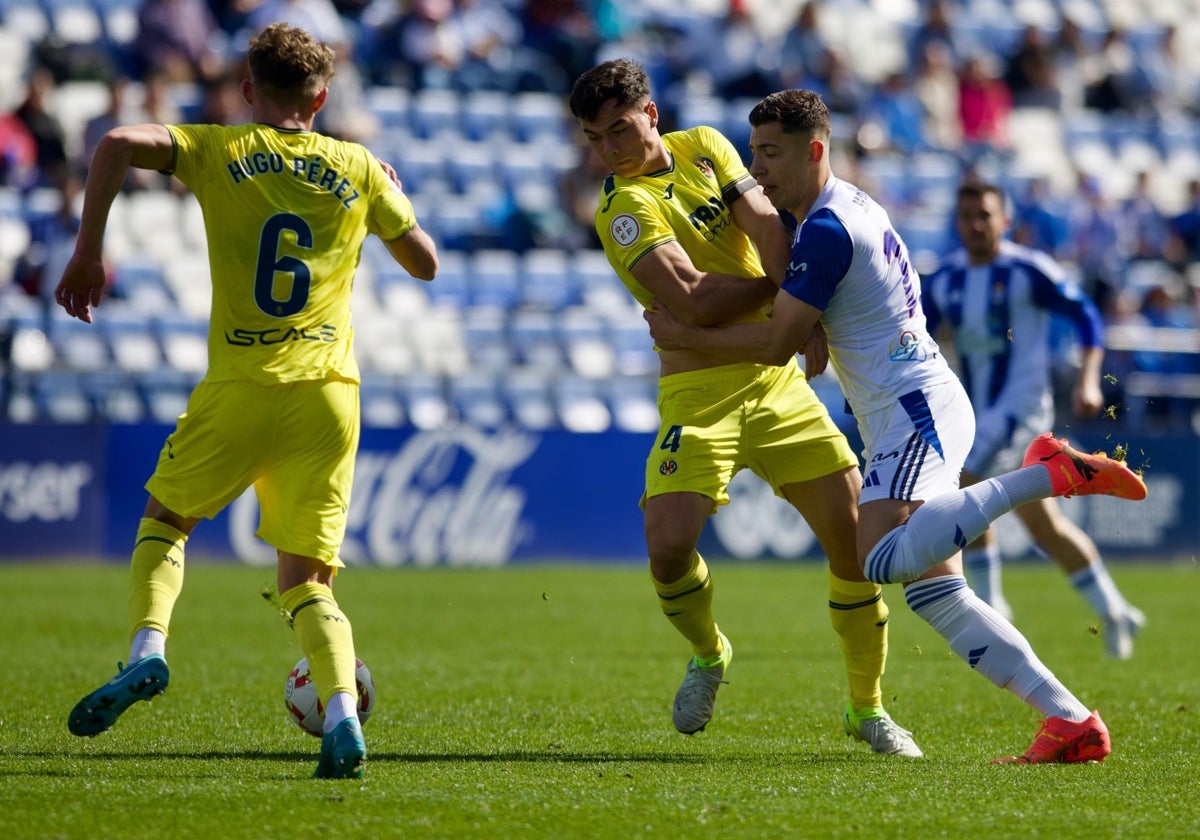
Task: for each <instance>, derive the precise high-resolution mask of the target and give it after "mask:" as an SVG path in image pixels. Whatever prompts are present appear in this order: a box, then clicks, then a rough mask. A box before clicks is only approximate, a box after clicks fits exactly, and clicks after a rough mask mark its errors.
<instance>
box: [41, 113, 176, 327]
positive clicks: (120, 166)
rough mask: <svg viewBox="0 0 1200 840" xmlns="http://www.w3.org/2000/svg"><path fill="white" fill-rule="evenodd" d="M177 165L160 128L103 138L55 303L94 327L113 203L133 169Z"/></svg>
mask: <svg viewBox="0 0 1200 840" xmlns="http://www.w3.org/2000/svg"><path fill="white" fill-rule="evenodd" d="M174 163H175V143H174V141H173V140H172V139H171V133H170V132H169V131H167V128H166V126H162V125H151V124H146V125H128V126H120V127H118V128H114V129H112V130H111V131H109V132H108V133H107V134H105V135H104V136H103V137H102V138H100V143H99V144H98V145H97V146H96V153H95V155H94V156H93V157H92V162H91V164H90V166H89V167H88V176H87V183H86V185H85V186H84V191H83V214H82V218H81V220H80V224H79V234H78V237H77V238H76V240H75V253H74V254H73V255H72V257H71V259H70V261H69V262H68V263H67V266H66V268H65V269H64V270H63V276H62V279H61V280H60V281H59V283H58V287H57V288H56V289H55V290H54V299H55V301H57V302H58V305H59V306H61V307H62V308H63V309H65V310H66V312H67V314H68V315H70V316H71V317H73V318H78V319H79V320H81V321H86V322H87V323H89V324H90V323H91V322H92V307H93V306H99V305H100V299H101V297H102V295H103V293H104V282H105V275H104V263H103V259H102V257H103V250H104V229H105V227H106V226H107V225H108V214H109V211H110V210H111V209H112V204H113V201H114V200H115V199H116V197H117V194H118V193H119V192H120V191H121V185H122V184H124V183H125V176H126V174H127V173H128V171H129V168H130V167H136V168H138V169H157V170H160V171H164V172H165V171H170V170H172V169H173V168H174Z"/></svg>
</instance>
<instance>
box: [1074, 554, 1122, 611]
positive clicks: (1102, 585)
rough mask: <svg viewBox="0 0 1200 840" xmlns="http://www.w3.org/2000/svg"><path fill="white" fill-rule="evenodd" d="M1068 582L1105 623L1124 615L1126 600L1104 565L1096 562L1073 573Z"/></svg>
mask: <svg viewBox="0 0 1200 840" xmlns="http://www.w3.org/2000/svg"><path fill="white" fill-rule="evenodd" d="M1067 580H1069V581H1070V582H1071V585H1072V586H1074V587H1075V589H1076V590H1078V592H1079V594H1080V595H1082V596H1083V598H1084V600H1085V601H1087V602H1088V604H1089V605H1090V606H1091V608H1092V609H1093V610H1095V611H1096V614H1097V615H1099V616H1100V617H1101V618H1102V619H1104V620H1105V621H1116V620H1117V619H1118V618H1120V617H1121V616H1122V615H1123V614H1124V612H1125V599H1124V598H1123V597H1121V593H1120V592H1119V591H1117V585H1116V584H1115V583H1113V579H1112V577H1110V576H1109V574H1108V569H1107V568H1105V566H1104V563H1102V562H1096V563H1093V564H1092V565H1090V566H1088V567H1087V568H1086V569H1080V570H1079V571H1077V572H1071V574H1069V575H1067Z"/></svg>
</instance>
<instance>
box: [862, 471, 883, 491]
mask: <svg viewBox="0 0 1200 840" xmlns="http://www.w3.org/2000/svg"><path fill="white" fill-rule="evenodd" d="M878 486H879V474H878V473H876V472H875V470H871V471H870V472H869V473H867V477H866V478H864V479H863V487H878Z"/></svg>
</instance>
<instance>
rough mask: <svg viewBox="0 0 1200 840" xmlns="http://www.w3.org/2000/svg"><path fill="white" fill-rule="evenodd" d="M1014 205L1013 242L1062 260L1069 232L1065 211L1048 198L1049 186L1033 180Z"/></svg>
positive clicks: (1038, 180)
mask: <svg viewBox="0 0 1200 840" xmlns="http://www.w3.org/2000/svg"><path fill="white" fill-rule="evenodd" d="M1014 205H1015V206H1014V212H1013V231H1012V239H1013V241H1014V242H1016V243H1017V244H1018V245H1024V246H1025V247H1027V248H1033V249H1034V250H1036V251H1045V252H1047V253H1048V254H1050V255H1052V256H1054V257H1056V258H1061V257H1062V256H1063V255H1064V253H1065V248H1066V246H1067V242H1068V240H1069V239H1070V228H1069V225H1068V222H1067V212H1066V208H1064V207H1063V206H1061V203H1060V202H1059V201H1058V200H1056V199H1055V197H1054V196H1053V195H1051V193H1050V184H1049V182H1048V181H1047V180H1046V179H1045V178H1034V179H1033V180H1031V181H1030V182H1029V185H1028V187H1027V188H1026V191H1025V194H1024V195H1023V196H1018V197H1017V199H1016V200H1015V201H1014Z"/></svg>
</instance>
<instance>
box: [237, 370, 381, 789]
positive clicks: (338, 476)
mask: <svg viewBox="0 0 1200 840" xmlns="http://www.w3.org/2000/svg"><path fill="white" fill-rule="evenodd" d="M289 392H290V396H289V399H288V400H287V406H286V409H285V410H283V411H281V412H280V417H279V424H278V427H277V429H276V434H275V440H274V441H273V442H272V443H271V444H270V447H269V452H270V456H269V458H268V461H267V467H266V469H265V470H264V474H263V476H262V477H261V478H260V479H259V481H257V482H256V483H255V491H256V493H257V495H258V501H259V507H260V509H261V513H262V519H261V523H260V525H259V530H258V536H259V537H260V538H261V539H263V540H264V541H265V542H267V543H269V544H270V545H273V546H275V548H276V549H277V551H278V554H279V568H278V573H279V599H280V603H281V604H282V605H283V608H284V609H285V610H286V611H287V614H288V617H289V620H290V621H291V625H292V629H293V630H294V631H295V633H296V639H297V641H298V642H299V643H300V649H301V651H302V652H303V654H304V656H305V657H306V658H307V659H308V664H309V667H310V669H311V670H312V676H313V682H314V684H315V685H316V689H317V695H318V697H320V700H321V703H322V705H323V706H324V709H325V724H324V736H323V737H322V740H321V757H320V760H319V762H318V765H317V770H316V773H315V774H314V775H315V776H317V777H321V778H358V777H359V776H361V775H362V769H363V762H364V760H365V759H366V745H365V742H364V741H363V737H362V729H361V726H360V724H359V721H358V714H357V702H358V689H357V683H356V680H355V665H356V653H355V646H354V634H353V629H352V627H351V625H350V621H349V619H348V618H347V617H346V614H345V613H344V612H342V609H341V606H340V605H339V604H338V602H337V599H336V598H335V597H334V594H333V578H334V575H336V573H337V569H338V568H340V567H341V566H342V565H343V564H342V561H341V559H340V557H339V554H338V552H339V551H340V549H341V544H342V540H343V538H344V537H345V533H346V521H347V513H348V510H349V506H350V489H351V485H352V483H353V479H354V456H355V453H356V451H357V448H358V435H359V421H358V386H357V385H355V384H354V383H350V382H340V381H334V382H305V383H297V384H295V385H293V386H291V387H290V388H289Z"/></svg>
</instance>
